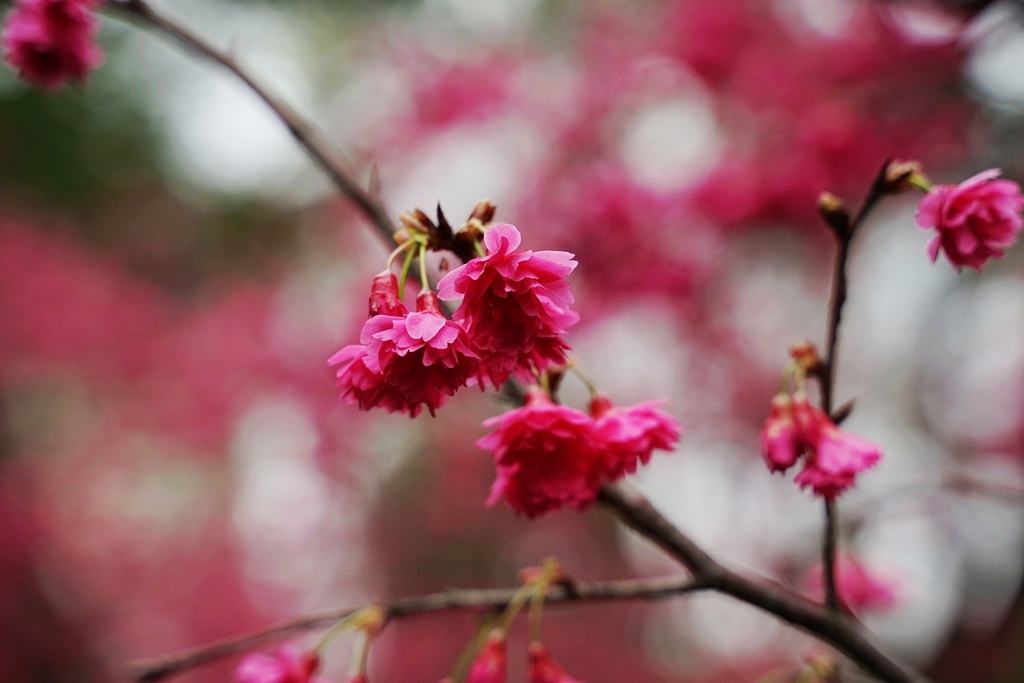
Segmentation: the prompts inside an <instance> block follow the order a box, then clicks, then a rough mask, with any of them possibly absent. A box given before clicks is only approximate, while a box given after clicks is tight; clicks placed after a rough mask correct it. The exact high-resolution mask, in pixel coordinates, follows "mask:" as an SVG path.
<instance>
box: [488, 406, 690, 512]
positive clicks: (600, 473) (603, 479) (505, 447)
mask: <svg viewBox="0 0 1024 683" xmlns="http://www.w3.org/2000/svg"><path fill="white" fill-rule="evenodd" d="M658 406H659V404H658V403H657V402H645V403H639V404H637V405H633V406H629V407H617V406H614V405H613V404H612V403H611V401H609V400H608V399H607V398H605V397H604V396H601V395H597V396H595V397H594V398H593V399H592V400H591V401H590V406H589V411H588V413H584V412H583V411H580V410H576V409H575V408H571V407H568V406H564V405H559V404H556V403H555V402H554V401H553V400H552V399H551V396H550V395H549V393H548V392H547V391H545V390H544V389H543V388H541V387H539V386H533V387H530V389H529V390H528V392H527V398H526V403H525V405H523V406H522V407H520V408H516V409H514V410H510V411H508V412H505V413H503V414H501V415H498V416H495V417H492V418H490V419H489V420H487V421H486V422H484V426H485V427H492V428H493V431H492V432H491V433H490V434H488V435H487V436H485V437H483V438H482V439H480V440H479V441H477V445H478V446H479V447H480V448H483V449H485V450H487V451H490V452H491V454H492V456H493V458H494V463H495V466H496V468H497V477H496V478H495V480H494V484H493V485H492V486H491V494H490V497H489V498H488V504H490V505H493V504H495V503H497V502H498V501H499V500H502V499H504V500H505V502H506V503H507V504H508V505H509V507H511V508H512V509H513V510H515V511H516V512H519V513H522V514H524V515H526V516H528V517H536V516H538V515H542V514H544V513H547V512H551V511H553V510H557V509H559V508H562V507H574V508H577V509H583V508H585V507H587V506H588V505H590V504H592V503H593V502H594V500H595V499H596V498H597V494H598V491H599V490H600V488H601V486H603V485H604V484H606V483H608V482H610V481H613V480H615V479H618V478H620V477H622V476H624V475H626V474H629V473H633V472H635V471H636V470H637V468H638V467H639V466H640V465H641V464H645V463H647V462H648V461H649V460H650V459H651V455H652V453H653V451H654V450H656V449H660V450H666V451H670V450H672V449H673V448H675V445H676V442H677V441H678V440H679V434H680V427H679V423H678V422H677V421H676V420H675V419H674V418H672V417H671V416H670V415H668V414H667V413H665V412H664V411H662V410H661V409H660V408H659V407H658Z"/></svg>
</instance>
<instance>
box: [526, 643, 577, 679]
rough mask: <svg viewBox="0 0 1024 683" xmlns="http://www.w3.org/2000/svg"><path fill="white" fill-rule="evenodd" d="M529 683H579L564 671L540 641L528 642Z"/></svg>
mask: <svg viewBox="0 0 1024 683" xmlns="http://www.w3.org/2000/svg"><path fill="white" fill-rule="evenodd" d="M528 681H529V683H581V681H579V680H577V679H575V678H573V677H572V676H570V675H569V674H567V673H566V672H565V670H564V669H562V667H560V666H559V665H558V663H557V662H556V661H555V660H554V659H552V658H551V655H550V654H548V651H547V648H545V647H544V646H543V645H541V644H540V643H530V675H529V679H528Z"/></svg>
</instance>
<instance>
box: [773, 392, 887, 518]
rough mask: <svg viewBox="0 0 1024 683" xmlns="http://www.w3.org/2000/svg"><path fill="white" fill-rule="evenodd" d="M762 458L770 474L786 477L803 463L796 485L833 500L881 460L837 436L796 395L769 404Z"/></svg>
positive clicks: (870, 447)
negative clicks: (799, 463)
mask: <svg viewBox="0 0 1024 683" xmlns="http://www.w3.org/2000/svg"><path fill="white" fill-rule="evenodd" d="M761 457H762V458H764V461H765V464H766V465H767V466H768V469H769V470H770V471H772V472H785V471H786V470H788V469H789V468H790V467H792V466H793V465H795V464H796V463H797V461H798V460H799V459H800V458H801V457H803V469H802V470H801V471H800V473H799V474H797V476H796V479H795V481H796V483H797V484H798V485H799V486H800V487H801V488H810V489H811V490H813V491H814V493H815V494H817V495H819V496H822V497H823V498H826V499H828V500H832V499H834V498H836V497H837V496H838V495H839V494H841V493H842V492H843V491H845V490H846V489H848V488H850V487H851V486H853V484H854V483H855V481H856V477H857V475H858V474H860V473H861V472H863V471H864V470H866V469H869V468H871V467H874V466H875V465H876V464H877V463H878V461H879V460H881V457H882V455H881V452H880V451H879V449H878V447H877V446H875V445H874V444H873V443H871V442H869V441H867V440H865V439H862V438H860V437H858V436H854V435H853V434H849V433H847V432H844V431H842V430H840V429H839V427H837V426H836V425H835V424H834V423H833V422H832V420H830V419H829V417H828V416H827V415H825V413H824V412H822V411H821V409H819V408H817V407H815V406H814V405H812V404H811V402H810V401H809V400H808V398H807V396H806V395H805V394H803V393H802V392H797V393H796V394H794V395H793V396H792V397H790V396H789V395H788V394H779V395H777V396H776V397H775V398H774V399H773V400H772V412H771V414H770V415H769V416H768V419H767V420H765V423H764V426H763V427H762V429H761Z"/></svg>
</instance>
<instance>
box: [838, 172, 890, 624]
mask: <svg viewBox="0 0 1024 683" xmlns="http://www.w3.org/2000/svg"><path fill="white" fill-rule="evenodd" d="M889 163H890V162H889V160H888V159H887V160H886V161H885V163H883V164H882V168H881V169H879V171H878V174H877V175H876V176H875V178H874V180H873V181H872V182H871V187H870V188H869V189H868V193H867V196H866V197H865V198H864V201H863V202H862V203H861V205H860V208H859V209H858V210H857V213H856V214H854V217H853V219H852V220H850V221H849V225H848V226H847V228H846V229H845V230H840V229H837V228H836V225H835V224H834V222H830V221H828V220H827V218H826V222H828V223H829V227H830V228H832V233H833V234H834V235H835V236H836V242H837V246H836V259H835V265H834V267H833V271H832V295H831V298H830V299H829V306H828V327H827V330H826V337H825V358H824V360H823V362H824V372H823V373H822V374H821V409H822V410H823V411H824V412H825V414H826V415H830V416H831V415H832V411H833V409H834V407H835V406H834V398H835V383H836V372H837V369H838V365H839V360H838V347H839V328H840V326H841V325H842V322H843V306H844V305H845V304H846V296H847V288H848V285H847V282H848V278H847V273H846V270H847V265H848V263H849V260H850V245H851V244H852V243H853V237H854V235H856V234H857V230H858V229H859V228H860V227H861V225H863V223H864V221H865V219H866V218H867V217H868V215H869V214H870V213H871V211H872V210H873V209H874V208H875V206H876V205H877V204H878V202H879V200H881V199H882V197H884V196H885V195H886V194H887V193H888V191H889V188H890V186H891V185H890V183H891V180H890V178H889ZM838 527H839V508H838V506H837V505H836V502H835V501H834V500H826V501H825V532H824V538H823V539H822V544H821V564H822V574H823V575H824V583H825V604H826V605H827V606H828V607H829V609H832V610H838V609H839V608H840V601H839V593H838V591H837V589H836V536H837V533H838Z"/></svg>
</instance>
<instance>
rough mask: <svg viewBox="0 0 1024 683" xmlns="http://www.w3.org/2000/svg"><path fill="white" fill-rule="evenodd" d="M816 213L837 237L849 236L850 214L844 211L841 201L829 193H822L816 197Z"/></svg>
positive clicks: (844, 206) (844, 207)
mask: <svg viewBox="0 0 1024 683" xmlns="http://www.w3.org/2000/svg"><path fill="white" fill-rule="evenodd" d="M818 213H819V214H821V217H822V219H823V220H824V221H825V223H826V225H828V227H830V228H832V231H833V232H835V233H836V235H837V236H839V237H840V238H846V237H848V236H849V234H850V212H849V211H847V210H846V205H844V204H843V200H842V199H840V198H839V197H837V196H836V195H834V194H832V193H831V192H822V193H821V194H819V195H818Z"/></svg>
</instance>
